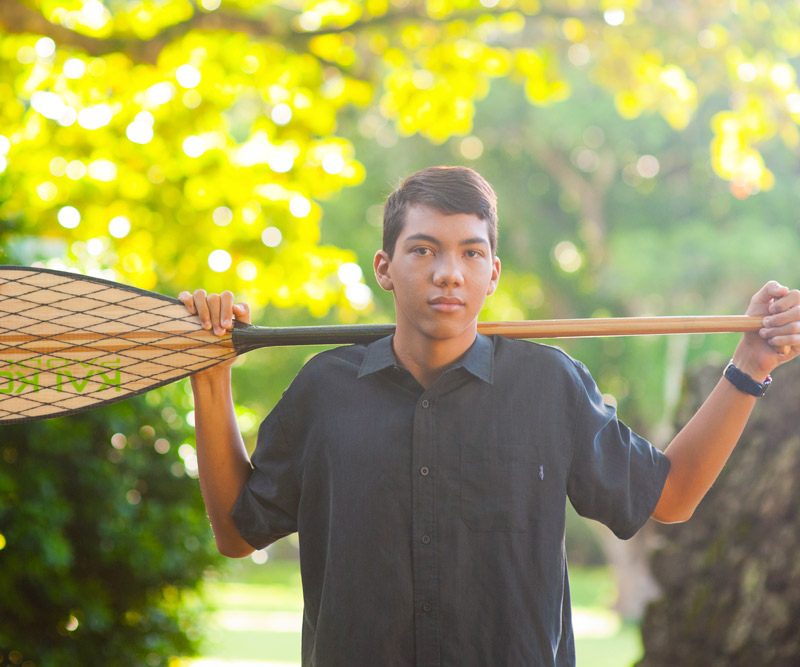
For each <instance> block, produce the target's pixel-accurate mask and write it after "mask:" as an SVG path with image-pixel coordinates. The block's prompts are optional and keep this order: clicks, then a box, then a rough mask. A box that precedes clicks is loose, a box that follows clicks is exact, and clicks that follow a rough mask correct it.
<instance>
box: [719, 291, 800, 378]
mask: <svg viewBox="0 0 800 667" xmlns="http://www.w3.org/2000/svg"><path fill="white" fill-rule="evenodd" d="M747 315H755V316H760V317H763V318H764V326H763V327H762V328H761V329H760V330H759V331H757V332H753V333H747V334H745V335H744V337H743V338H742V342H741V343H740V344H739V346H738V347H737V348H736V354H735V355H734V363H735V364H736V365H737V366H738V367H739V368H740V369H741V370H743V371H744V372H745V373H747V374H748V375H750V376H751V377H753V378H754V379H756V380H758V381H763V380H764V379H765V378H766V377H767V375H769V374H770V373H771V372H772V371H773V370H774V369H775V368H777V367H778V366H780V365H781V364H784V363H786V362H787V361H790V360H791V359H794V358H795V357H796V356H798V355H800V290H790V289H789V288H788V287H785V286H784V285H781V284H780V283H778V282H776V281H774V280H771V281H770V282H768V283H767V284H766V285H764V287H762V288H761V289H760V290H759V291H758V292H756V294H755V295H754V296H753V298H752V299H751V300H750V306H749V307H748V309H747Z"/></svg>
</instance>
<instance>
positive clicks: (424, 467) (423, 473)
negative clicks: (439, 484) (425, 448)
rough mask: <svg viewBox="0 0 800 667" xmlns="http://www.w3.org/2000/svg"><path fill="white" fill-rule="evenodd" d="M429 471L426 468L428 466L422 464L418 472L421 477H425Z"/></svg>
mask: <svg viewBox="0 0 800 667" xmlns="http://www.w3.org/2000/svg"><path fill="white" fill-rule="evenodd" d="M430 472H431V471H430V470H428V466H422V467H421V468H420V469H419V474H420V475H422V476H423V477H427V476H428V475H429V474H430Z"/></svg>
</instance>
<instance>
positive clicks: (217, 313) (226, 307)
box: [178, 289, 250, 336]
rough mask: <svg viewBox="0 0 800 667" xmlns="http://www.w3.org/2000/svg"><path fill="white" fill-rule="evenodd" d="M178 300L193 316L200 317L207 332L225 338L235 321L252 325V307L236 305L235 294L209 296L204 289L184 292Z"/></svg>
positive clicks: (224, 293)
mask: <svg viewBox="0 0 800 667" xmlns="http://www.w3.org/2000/svg"><path fill="white" fill-rule="evenodd" d="M178 299H179V300H180V301H181V303H183V305H185V306H186V309H187V310H188V311H189V312H190V313H191V314H192V315H197V316H199V317H200V323H201V324H202V325H203V328H204V329H206V330H207V331H213V332H214V334H216V335H217V336H224V335H225V334H226V333H227V332H228V331H231V330H232V329H233V320H234V319H237V320H239V321H240V322H246V323H247V324H249V323H250V306H248V305H247V304H246V303H244V302H240V303H234V302H233V292H229V291H228V290H225V291H224V292H222V294H214V293H212V294H208V293H207V292H206V291H205V290H204V289H199V290H195V291H194V292H193V293H190V292H186V291H183V292H181V293H180V294H179V295H178Z"/></svg>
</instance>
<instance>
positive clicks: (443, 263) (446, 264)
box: [433, 255, 464, 285]
mask: <svg viewBox="0 0 800 667" xmlns="http://www.w3.org/2000/svg"><path fill="white" fill-rule="evenodd" d="M433 282H434V283H435V284H437V285H460V284H461V283H463V282H464V275H463V273H462V271H461V264H460V262H459V261H458V259H457V258H456V257H451V256H449V255H440V257H439V261H438V262H436V267H435V268H434V276H433Z"/></svg>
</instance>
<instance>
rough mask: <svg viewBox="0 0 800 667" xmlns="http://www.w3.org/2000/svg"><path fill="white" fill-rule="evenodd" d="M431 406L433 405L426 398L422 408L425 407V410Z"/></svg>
mask: <svg viewBox="0 0 800 667" xmlns="http://www.w3.org/2000/svg"><path fill="white" fill-rule="evenodd" d="M430 404H431V403H430V401H429V400H428V399H427V398H426V399H425V400H424V401H422V407H423V408H427V407H430Z"/></svg>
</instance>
